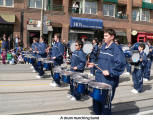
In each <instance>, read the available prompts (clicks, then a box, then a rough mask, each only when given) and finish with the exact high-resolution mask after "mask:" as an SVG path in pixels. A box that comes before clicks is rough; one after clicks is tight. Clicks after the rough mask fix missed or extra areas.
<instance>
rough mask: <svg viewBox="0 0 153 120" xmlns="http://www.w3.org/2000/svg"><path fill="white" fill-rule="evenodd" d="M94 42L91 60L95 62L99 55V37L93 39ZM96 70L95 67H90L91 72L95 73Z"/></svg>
mask: <svg viewBox="0 0 153 120" xmlns="http://www.w3.org/2000/svg"><path fill="white" fill-rule="evenodd" d="M92 44H93V50H92V52H91V54H90V57H89V62H91V63H95V62H96V60H97V55H98V39H97V38H95V39H93V40H92ZM95 70H96V69H95V67H93V68H90V73H91V74H93V75H95Z"/></svg>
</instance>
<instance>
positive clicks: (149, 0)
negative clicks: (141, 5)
mask: <svg viewBox="0 0 153 120" xmlns="http://www.w3.org/2000/svg"><path fill="white" fill-rule="evenodd" d="M143 2H147V3H151V0H143Z"/></svg>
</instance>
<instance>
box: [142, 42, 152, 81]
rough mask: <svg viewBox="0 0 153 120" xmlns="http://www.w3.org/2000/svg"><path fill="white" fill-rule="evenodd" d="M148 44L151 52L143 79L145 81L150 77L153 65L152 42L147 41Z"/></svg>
mask: <svg viewBox="0 0 153 120" xmlns="http://www.w3.org/2000/svg"><path fill="white" fill-rule="evenodd" d="M147 44H148V46H149V54H148V55H147V64H146V68H145V71H144V76H143V80H144V81H148V80H149V79H150V70H151V65H152V60H153V51H152V50H153V46H152V45H151V44H150V42H149V41H148V42H147Z"/></svg>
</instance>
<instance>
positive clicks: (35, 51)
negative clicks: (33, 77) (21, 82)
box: [30, 37, 39, 72]
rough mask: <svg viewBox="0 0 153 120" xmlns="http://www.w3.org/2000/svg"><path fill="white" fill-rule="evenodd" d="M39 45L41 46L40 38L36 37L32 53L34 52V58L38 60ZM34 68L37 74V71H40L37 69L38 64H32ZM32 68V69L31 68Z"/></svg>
mask: <svg viewBox="0 0 153 120" xmlns="http://www.w3.org/2000/svg"><path fill="white" fill-rule="evenodd" d="M38 45H39V43H38V38H36V37H34V38H33V43H32V45H31V49H30V50H31V51H32V52H33V56H34V57H36V58H37V51H38V49H37V48H38ZM32 66H33V68H34V70H33V72H36V71H38V69H37V63H36V62H34V63H33V64H32ZM31 68H32V67H31Z"/></svg>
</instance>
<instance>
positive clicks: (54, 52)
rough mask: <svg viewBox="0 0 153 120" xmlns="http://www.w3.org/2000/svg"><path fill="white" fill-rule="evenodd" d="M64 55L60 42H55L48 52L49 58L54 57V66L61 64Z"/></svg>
mask: <svg viewBox="0 0 153 120" xmlns="http://www.w3.org/2000/svg"><path fill="white" fill-rule="evenodd" d="M63 55H64V45H63V44H62V43H61V42H55V43H54V44H53V47H52V49H51V52H50V56H51V57H56V59H55V60H54V63H55V65H56V64H62V62H63Z"/></svg>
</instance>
